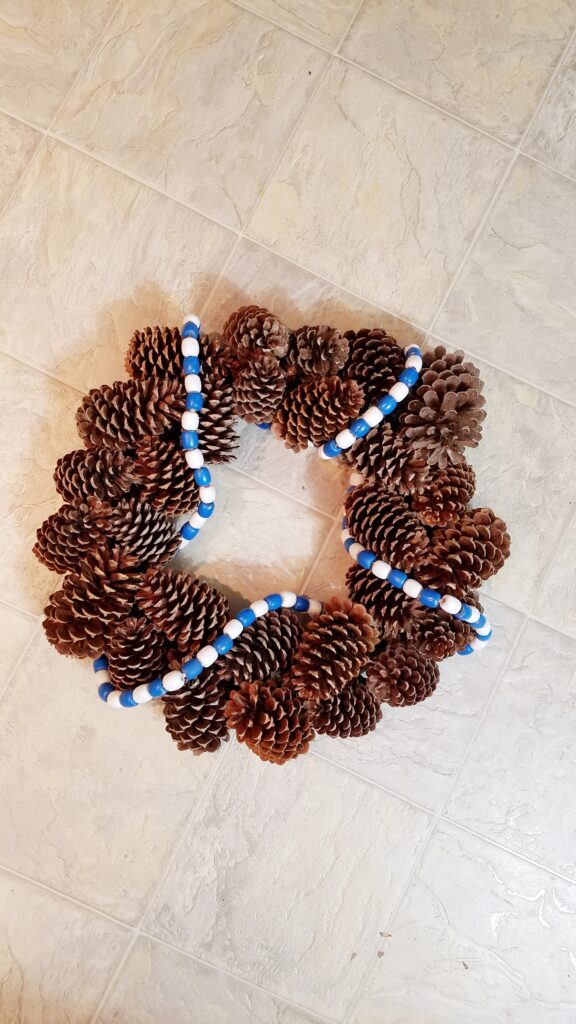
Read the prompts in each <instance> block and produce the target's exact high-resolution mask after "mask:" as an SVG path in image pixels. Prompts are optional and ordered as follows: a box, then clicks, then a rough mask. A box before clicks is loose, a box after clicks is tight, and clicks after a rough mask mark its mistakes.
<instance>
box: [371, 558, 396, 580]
mask: <svg viewBox="0 0 576 1024" xmlns="http://www.w3.org/2000/svg"><path fill="white" fill-rule="evenodd" d="M370 571H371V572H373V573H374V575H375V576H377V577H378V579H379V580H386V579H388V576H389V575H390V573H391V572H392V566H391V565H388V563H387V562H383V561H382V560H381V559H377V561H376V562H373V564H372V567H371V569H370Z"/></svg>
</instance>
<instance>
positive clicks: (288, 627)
mask: <svg viewBox="0 0 576 1024" xmlns="http://www.w3.org/2000/svg"><path fill="white" fill-rule="evenodd" d="M301 633H302V626H301V622H300V619H299V618H298V616H297V615H295V614H294V612H291V611H290V609H288V608H280V609H279V610H278V611H276V612H269V613H268V615H264V616H263V617H262V618H261V619H256V621H255V622H254V623H253V624H252V625H251V626H250V629H249V630H247V631H246V632H245V633H242V634H241V635H240V636H239V637H238V639H237V640H236V641H235V643H234V647H233V648H232V650H231V651H230V652H229V653H228V654H227V655H225V657H223V658H220V659H219V661H218V666H219V670H218V671H219V674H220V676H221V677H225V678H227V679H232V680H233V681H234V682H235V683H241V682H247V681H249V682H257V681H261V680H263V679H271V678H272V676H274V675H276V673H278V672H283V671H284V670H285V669H286V668H287V667H288V665H289V663H290V661H291V659H292V656H293V654H294V652H295V651H296V649H297V647H298V644H299V642H300V637H301Z"/></svg>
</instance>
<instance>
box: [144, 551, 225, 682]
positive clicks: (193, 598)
mask: <svg viewBox="0 0 576 1024" xmlns="http://www.w3.org/2000/svg"><path fill="white" fill-rule="evenodd" d="M136 603H137V605H138V608H139V609H140V611H141V612H143V613H144V615H146V617H147V618H148V619H150V621H151V622H153V623H154V625H155V626H156V629H158V630H159V631H160V632H161V633H163V634H164V635H165V637H166V639H167V640H168V642H169V644H171V645H172V647H174V648H175V649H176V650H177V651H178V653H179V654H180V655H181V659H180V661H181V662H182V661H185V660H186V658H189V657H192V655H194V654H196V652H197V651H198V650H200V648H201V647H204V646H205V645H206V644H209V643H211V642H212V640H214V639H215V637H216V636H218V634H219V633H220V632H221V631H222V628H223V626H224V625H225V624H226V621H227V619H228V602H227V600H226V598H225V597H224V595H223V594H220V593H218V591H217V590H214V589H213V588H212V587H209V586H208V584H207V583H204V582H203V581H202V580H197V579H194V578H193V577H192V576H189V575H188V574H187V573H185V572H174V571H173V570H168V571H166V572H163V571H162V570H151V571H150V572H148V573H146V576H145V578H144V580H143V583H142V586H141V587H140V589H139V591H138V594H137V595H136Z"/></svg>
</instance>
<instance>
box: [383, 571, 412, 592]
mask: <svg viewBox="0 0 576 1024" xmlns="http://www.w3.org/2000/svg"><path fill="white" fill-rule="evenodd" d="M407 579H408V573H407V572H402V571H401V570H400V569H392V572H390V573H389V574H388V577H387V579H386V582H387V583H390V584H391V586H393V587H398V589H399V590H401V589H402V587H403V586H404V584H405V583H406V580H407Z"/></svg>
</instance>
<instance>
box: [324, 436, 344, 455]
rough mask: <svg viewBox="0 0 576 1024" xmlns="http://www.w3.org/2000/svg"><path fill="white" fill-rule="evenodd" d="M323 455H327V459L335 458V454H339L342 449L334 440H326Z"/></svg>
mask: <svg viewBox="0 0 576 1024" xmlns="http://www.w3.org/2000/svg"><path fill="white" fill-rule="evenodd" d="M323 451H324V455H327V456H328V458H329V459H335V458H336V456H337V455H340V453H341V452H342V449H341V447H340V445H338V444H336V441H334V440H332V441H327V442H326V444H325V445H324V448H323Z"/></svg>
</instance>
